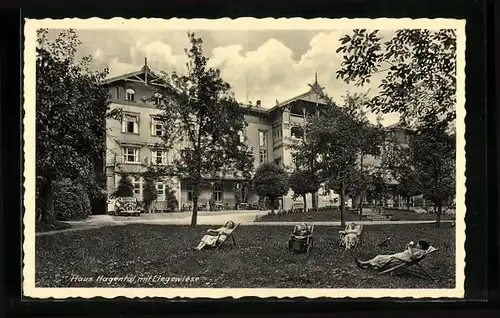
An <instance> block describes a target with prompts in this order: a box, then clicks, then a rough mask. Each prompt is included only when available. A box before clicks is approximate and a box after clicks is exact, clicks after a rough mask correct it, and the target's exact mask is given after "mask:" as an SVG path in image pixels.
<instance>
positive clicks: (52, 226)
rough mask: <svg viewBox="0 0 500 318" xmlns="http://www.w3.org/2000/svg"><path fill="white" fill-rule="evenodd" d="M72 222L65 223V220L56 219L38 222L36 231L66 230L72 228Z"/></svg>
mask: <svg viewBox="0 0 500 318" xmlns="http://www.w3.org/2000/svg"><path fill="white" fill-rule="evenodd" d="M71 227H72V226H71V224H68V223H65V222H60V221H56V222H54V223H49V224H47V223H42V222H36V232H37V233H40V232H49V231H60V230H66V229H69V228H71Z"/></svg>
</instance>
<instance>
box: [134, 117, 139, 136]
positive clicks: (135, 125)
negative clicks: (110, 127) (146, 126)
mask: <svg viewBox="0 0 500 318" xmlns="http://www.w3.org/2000/svg"><path fill="white" fill-rule="evenodd" d="M138 133H139V116H136V117H135V120H134V134H138Z"/></svg>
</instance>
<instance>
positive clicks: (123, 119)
mask: <svg viewBox="0 0 500 318" xmlns="http://www.w3.org/2000/svg"><path fill="white" fill-rule="evenodd" d="M126 119H127V117H125V116H123V117H122V132H126V131H127V120H126Z"/></svg>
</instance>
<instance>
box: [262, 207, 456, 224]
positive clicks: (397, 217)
mask: <svg viewBox="0 0 500 318" xmlns="http://www.w3.org/2000/svg"><path fill="white" fill-rule="evenodd" d="M366 213H367V212H366ZM384 214H385V215H391V216H392V218H391V220H392V221H432V220H435V219H436V215H434V214H429V213H417V212H414V211H405V210H388V211H386V212H384ZM344 220H345V221H347V222H348V221H358V220H359V216H358V214H357V212H355V211H346V212H345V213H344ZM441 220H455V216H454V215H448V214H446V215H441ZM256 221H257V222H270V221H273V222H276V221H277V222H322V221H340V211H339V210H337V209H334V210H322V211H318V212H311V211H308V212H305V213H304V212H293V213H292V212H288V213H281V214H279V213H275V214H274V215H270V214H267V215H263V216H261V217H259V218H258V219H257V220H256Z"/></svg>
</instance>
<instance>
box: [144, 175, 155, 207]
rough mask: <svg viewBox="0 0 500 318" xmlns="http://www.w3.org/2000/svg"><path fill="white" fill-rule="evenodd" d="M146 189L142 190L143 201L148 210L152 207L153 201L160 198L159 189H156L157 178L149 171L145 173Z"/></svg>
mask: <svg viewBox="0 0 500 318" xmlns="http://www.w3.org/2000/svg"><path fill="white" fill-rule="evenodd" d="M142 177H143V178H144V189H143V191H142V201H143V203H144V209H146V210H148V211H149V209H150V207H151V203H153V201H155V200H156V199H157V198H158V190H157V189H156V179H155V178H154V177H153V176H152V175H149V174H148V173H144V174H143V176H142Z"/></svg>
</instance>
